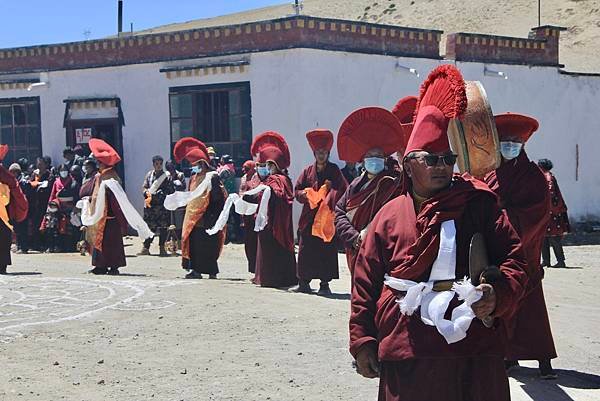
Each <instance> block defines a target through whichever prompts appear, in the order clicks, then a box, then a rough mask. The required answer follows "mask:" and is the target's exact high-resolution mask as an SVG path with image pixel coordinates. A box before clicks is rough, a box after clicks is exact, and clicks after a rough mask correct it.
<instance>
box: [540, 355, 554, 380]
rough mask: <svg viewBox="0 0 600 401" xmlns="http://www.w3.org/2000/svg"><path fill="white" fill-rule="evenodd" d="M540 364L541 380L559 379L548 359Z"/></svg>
mask: <svg viewBox="0 0 600 401" xmlns="http://www.w3.org/2000/svg"><path fill="white" fill-rule="evenodd" d="M539 362H540V378H541V379H542V380H554V379H556V378H557V377H558V375H557V374H556V372H555V371H554V369H552V363H551V362H550V359H546V360H543V361H539Z"/></svg>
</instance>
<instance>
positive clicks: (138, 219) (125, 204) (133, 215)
mask: <svg viewBox="0 0 600 401" xmlns="http://www.w3.org/2000/svg"><path fill="white" fill-rule="evenodd" d="M106 187H108V189H110V190H111V192H112V193H113V195H114V196H115V198H116V199H117V202H118V203H119V206H120V207H121V211H122V212H123V215H124V216H125V219H127V223H129V225H130V226H131V227H133V228H134V230H136V231H137V233H138V235H139V236H140V237H141V238H144V239H146V238H151V237H153V236H154V233H153V232H152V231H151V230H150V228H149V227H148V224H146V222H145V221H144V219H143V218H142V216H140V214H139V213H138V212H137V210H135V208H134V207H133V205H132V204H131V202H129V199H127V195H126V194H125V191H124V190H123V188H122V187H121V185H120V184H119V183H118V182H117V180H115V179H114V178H110V179H108V180H104V181H102V182H101V183H100V187H99V188H98V197H97V198H96V210H94V214H90V200H89V198H87V197H86V198H83V199H81V201H79V202H77V207H81V222H82V224H83V225H84V226H93V225H94V224H96V223H98V222H99V221H100V219H101V218H102V216H103V215H104V208H105V207H106Z"/></svg>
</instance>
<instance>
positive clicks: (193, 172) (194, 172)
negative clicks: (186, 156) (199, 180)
mask: <svg viewBox="0 0 600 401" xmlns="http://www.w3.org/2000/svg"><path fill="white" fill-rule="evenodd" d="M200 170H202V169H201V168H200V166H192V174H198V173H199V172H200Z"/></svg>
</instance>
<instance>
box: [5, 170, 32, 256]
mask: <svg viewBox="0 0 600 401" xmlns="http://www.w3.org/2000/svg"><path fill="white" fill-rule="evenodd" d="M24 164H25V167H27V160H25V163H24ZM8 172H9V173H11V174H12V175H13V176H14V177H15V178H16V179H17V182H18V183H19V186H20V187H21V191H23V194H24V195H25V198H26V199H27V200H28V201H29V196H28V195H27V192H26V191H29V192H31V186H30V185H29V176H27V175H26V174H24V173H23V171H22V169H21V165H20V164H19V163H13V164H11V165H10V167H9V168H8ZM13 228H14V232H15V236H16V239H17V250H16V253H29V219H27V217H26V218H25V219H24V220H23V221H20V222H13Z"/></svg>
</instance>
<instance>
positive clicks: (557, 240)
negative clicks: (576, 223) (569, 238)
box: [538, 159, 571, 268]
mask: <svg viewBox="0 0 600 401" xmlns="http://www.w3.org/2000/svg"><path fill="white" fill-rule="evenodd" d="M538 166H540V168H541V169H542V171H543V172H544V175H545V176H546V182H547V183H548V189H549V190H550V223H548V229H547V230H546V237H545V238H544V245H543V247H542V266H551V264H550V247H552V249H553V250H554V256H556V260H557V263H556V264H555V265H554V266H552V267H563V268H564V267H567V265H566V263H565V253H564V251H563V246H562V237H563V236H564V235H566V234H567V233H569V232H571V225H570V223H569V216H568V214H567V204H566V203H565V200H564V199H563V197H562V193H561V192H560V188H559V187H558V182H557V181H556V177H554V174H552V173H551V171H550V170H552V167H553V164H552V162H551V161H550V160H548V159H541V160H539V161H538Z"/></svg>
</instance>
